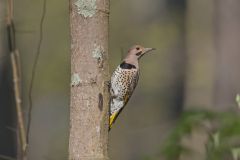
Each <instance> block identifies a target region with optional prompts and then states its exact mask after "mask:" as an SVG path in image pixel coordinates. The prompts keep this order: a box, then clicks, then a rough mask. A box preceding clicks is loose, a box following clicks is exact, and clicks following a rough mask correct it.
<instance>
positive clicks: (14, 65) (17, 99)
mask: <svg viewBox="0 0 240 160" xmlns="http://www.w3.org/2000/svg"><path fill="white" fill-rule="evenodd" d="M11 64H12V71H13V83H14V94H15V102H16V110H17V119H18V126H19V132H20V139H21V144H22V151H23V152H24V151H25V149H26V146H27V143H26V132H25V127H24V120H23V114H22V106H21V103H22V100H21V93H20V87H19V82H18V80H19V79H18V73H17V72H18V69H17V62H16V57H15V55H14V52H12V53H11Z"/></svg>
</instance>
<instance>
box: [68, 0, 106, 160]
mask: <svg viewBox="0 0 240 160" xmlns="http://www.w3.org/2000/svg"><path fill="white" fill-rule="evenodd" d="M108 12H109V0H77V1H73V0H70V25H71V50H72V51H71V77H72V78H71V102H70V103H71V104H70V137H69V160H95V159H96V160H106V159H108V154H107V145H108V108H109V107H108V102H109V94H108V88H107V85H106V82H107V81H108V80H109V67H108V18H109V13H108Z"/></svg>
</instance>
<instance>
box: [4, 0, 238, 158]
mask: <svg viewBox="0 0 240 160" xmlns="http://www.w3.org/2000/svg"><path fill="white" fill-rule="evenodd" d="M6 5H7V2H6V0H0V155H6V156H10V157H14V155H15V153H16V149H15V148H16V138H15V132H16V123H15V118H14V117H15V115H16V113H15V107H14V103H13V102H14V100H13V91H11V90H9V87H12V78H11V66H10V57H9V52H8V48H7V47H8V46H7V35H6V23H5V19H6V16H7V10H6ZM46 5H47V6H46V17H45V19H44V24H43V40H42V47H41V51H40V56H39V60H38V64H37V70H36V77H35V81H34V86H33V114H32V116H33V118H32V125H31V134H30V159H34V160H66V159H67V152H68V129H69V126H68V124H69V121H68V119H69V109H68V108H69V107H68V106H69V96H70V95H69V90H70V89H69V86H70V35H69V11H68V9H69V4H68V1H58V0H48V1H47V4H46ZM42 6H43V1H42V0H35V1H29V0H22V1H14V22H15V28H16V40H17V41H16V45H17V48H18V49H19V52H20V55H21V63H22V71H23V72H22V76H23V81H22V89H23V90H22V92H23V96H24V97H23V106H24V107H25V110H24V114H26V112H27V107H28V105H29V103H28V91H29V83H30V79H31V70H32V66H33V61H34V57H35V55H36V50H37V43H38V41H39V24H40V18H41V14H42ZM239 17H240V1H238V0H228V1H226V0H218V1H216V0H121V1H114V0H111V6H110V30H109V31H110V37H109V44H110V48H109V56H110V62H109V63H110V70H111V73H112V71H113V70H114V69H115V67H116V66H117V65H118V64H119V63H120V62H121V60H122V58H123V57H124V55H125V53H126V52H127V50H128V48H129V47H131V46H132V45H134V44H141V45H143V46H145V47H154V48H157V50H156V51H155V52H154V53H152V54H149V55H146V56H145V57H143V58H142V59H141V62H140V68H141V75H140V80H139V84H138V86H137V88H136V90H135V93H134V94H133V96H132V98H131V100H130V102H129V103H128V105H127V107H126V109H125V110H124V111H123V112H122V114H121V115H120V116H119V119H118V120H117V121H116V123H115V125H114V127H113V129H112V130H111V132H110V135H109V156H110V159H113V160H160V159H161V160H170V159H172V160H177V159H182V160H188V159H189V160H198V159H199V160H203V159H207V158H209V159H216V160H219V159H222V158H223V160H228V159H229V160H231V159H234V160H237V159H238V155H239V153H240V149H239V146H240V145H239V144H240V137H239V135H240V124H239V123H240V120H239V118H238V117H239V116H238V113H239V109H238V107H237V103H236V100H235V98H236V96H237V94H238V93H240V73H239V70H238V69H239V68H240V63H239V60H240V53H239V52H240V18H239ZM237 101H240V100H238V98H237ZM206 144H208V145H206ZM206 146H207V147H206ZM190 150H191V151H190ZM190 152H191V153H190ZM216 155H218V157H217V156H216ZM234 156H235V157H234ZM0 159H1V158H0Z"/></svg>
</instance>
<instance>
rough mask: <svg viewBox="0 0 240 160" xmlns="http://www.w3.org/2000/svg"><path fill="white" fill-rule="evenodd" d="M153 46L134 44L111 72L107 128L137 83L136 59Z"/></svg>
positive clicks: (137, 69) (110, 125) (137, 68)
mask: <svg viewBox="0 0 240 160" xmlns="http://www.w3.org/2000/svg"><path fill="white" fill-rule="evenodd" d="M152 50H154V48H144V47H142V46H140V45H135V46H133V47H132V48H130V49H129V51H128V54H127V56H126V58H125V59H124V60H123V62H122V63H121V64H120V65H119V66H118V67H117V68H116V70H115V71H114V72H113V74H112V77H111V81H110V96H111V99H110V120H109V121H110V122H109V129H111V128H112V125H113V123H114V122H115V120H116V119H117V117H118V115H119V114H120V113H121V111H122V110H123V108H124V107H125V106H126V104H127V102H128V100H129V98H130V97H131V95H132V93H133V91H134V89H135V87H136V86H137V83H138V77H139V65H138V60H139V59H140V58H141V57H142V56H143V55H144V54H146V53H148V52H150V51H152Z"/></svg>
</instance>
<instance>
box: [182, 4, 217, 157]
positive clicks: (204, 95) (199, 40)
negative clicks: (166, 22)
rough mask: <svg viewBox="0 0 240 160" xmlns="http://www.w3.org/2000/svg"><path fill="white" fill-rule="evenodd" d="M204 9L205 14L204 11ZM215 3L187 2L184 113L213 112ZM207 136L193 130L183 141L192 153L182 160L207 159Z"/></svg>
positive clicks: (201, 131) (185, 154) (200, 131)
mask: <svg viewBox="0 0 240 160" xmlns="http://www.w3.org/2000/svg"><path fill="white" fill-rule="evenodd" d="M203 8H204V11H203ZM214 18H215V14H214V0H201V1H199V0H188V1H187V13H186V46H187V47H186V48H187V60H188V64H187V69H186V70H187V73H186V83H185V85H186V90H185V105H184V106H185V110H186V111H187V110H192V109H198V110H201V109H207V110H213V109H214V93H215V88H214V86H215V60H216V51H215V43H214ZM207 141H208V133H207V132H206V130H205V129H204V128H201V127H195V128H193V130H192V132H191V135H190V136H186V137H183V138H182V142H181V143H182V145H184V146H185V147H187V148H190V149H191V150H192V151H193V152H191V154H188V153H185V152H184V153H182V154H181V156H180V160H193V159H194V160H203V159H206V148H205V144H206V143H207Z"/></svg>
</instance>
